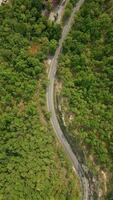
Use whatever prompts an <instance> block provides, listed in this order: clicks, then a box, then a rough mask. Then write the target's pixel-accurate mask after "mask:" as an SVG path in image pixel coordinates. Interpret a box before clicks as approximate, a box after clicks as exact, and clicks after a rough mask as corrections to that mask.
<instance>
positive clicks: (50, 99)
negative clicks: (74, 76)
mask: <svg viewBox="0 0 113 200" xmlns="http://www.w3.org/2000/svg"><path fill="white" fill-rule="evenodd" d="M84 1H85V0H79V1H78V3H77V4H76V6H75V7H74V9H73V11H72V13H71V16H70V18H69V20H68V22H67V24H66V25H64V27H63V30H62V36H61V39H60V40H59V45H58V48H57V49H56V52H55V55H54V57H53V59H52V62H51V64H50V70H49V74H48V79H49V82H50V83H49V86H48V88H47V92H46V96H47V108H48V111H49V112H50V113H51V119H50V120H51V124H52V126H53V129H54V131H55V133H56V135H57V137H58V139H59V141H60V142H61V144H62V145H63V147H64V149H65V151H66V153H67V154H68V156H69V158H70V160H71V162H72V163H73V166H74V169H75V170H76V172H77V173H78V175H79V178H80V181H81V185H82V188H83V195H82V200H88V199H89V196H90V195H89V193H90V189H89V182H88V179H87V177H86V175H85V173H84V170H83V168H82V165H81V163H80V162H79V161H78V159H77V157H76V155H75V154H74V153H73V150H72V148H71V146H70V144H69V143H68V141H67V139H66V138H65V136H64V134H63V132H62V130H61V128H60V124H59V122H58V119H57V116H56V112H55V106H54V82H55V75H56V70H57V64H58V58H59V55H60V53H61V51H62V45H63V42H64V40H65V39H66V36H67V35H68V33H69V31H70V29H71V26H72V24H73V21H74V17H75V15H76V14H77V12H78V11H79V9H80V7H81V6H82V4H83V3H84ZM90 199H91V200H92V199H93V198H92V197H90Z"/></svg>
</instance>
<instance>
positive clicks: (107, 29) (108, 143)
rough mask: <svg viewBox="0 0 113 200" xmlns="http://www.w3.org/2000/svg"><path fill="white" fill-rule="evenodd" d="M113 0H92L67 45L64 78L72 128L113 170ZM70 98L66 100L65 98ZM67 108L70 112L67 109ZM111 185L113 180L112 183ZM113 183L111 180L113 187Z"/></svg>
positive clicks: (61, 69)
mask: <svg viewBox="0 0 113 200" xmlns="http://www.w3.org/2000/svg"><path fill="white" fill-rule="evenodd" d="M110 5H113V1H112V0H111V1H110V0H109V1H105V0H103V1H102V0H98V1H97V0H95V1H91V0H87V1H86V3H85V5H84V6H83V9H81V11H80V13H79V15H78V16H77V18H76V20H75V23H74V25H73V28H72V31H71V33H70V34H69V36H68V38H67V40H66V42H65V44H64V48H63V54H62V56H61V58H60V64H59V78H60V80H61V81H62V80H63V84H64V87H63V91H62V95H63V97H64V99H67V100H68V104H69V107H68V109H67V110H66V109H65V108H64V107H65V106H64V107H63V108H64V112H66V116H69V113H71V114H72V116H73V117H72V121H71V120H70V122H69V119H68V118H69V117H67V123H68V129H69V132H72V134H73V135H74V136H75V140H78V141H79V143H80V145H81V146H82V147H83V146H84V145H85V146H86V147H87V154H86V155H87V156H88V155H93V159H94V161H95V163H96V164H97V165H98V166H100V169H103V170H105V171H107V172H108V173H109V172H113V6H111V7H110ZM64 102H65V100H64ZM65 110H66V111H65ZM108 185H109V183H108ZM109 187H112V183H111V182H110V186H109Z"/></svg>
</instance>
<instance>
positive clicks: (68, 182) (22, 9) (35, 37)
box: [0, 0, 81, 200]
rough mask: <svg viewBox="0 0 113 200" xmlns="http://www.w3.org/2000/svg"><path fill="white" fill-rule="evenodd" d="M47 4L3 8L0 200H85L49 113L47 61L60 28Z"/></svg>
mask: <svg viewBox="0 0 113 200" xmlns="http://www.w3.org/2000/svg"><path fill="white" fill-rule="evenodd" d="M44 9H46V10H47V11H48V12H49V10H50V9H51V7H50V4H49V3H47V1H43V0H11V1H9V2H8V4H6V5H2V6H0V93H1V99H0V200H20V199H21V200H31V199H32V200H35V199H36V200H66V199H67V200H75V199H76V200H80V199H81V194H80V186H79V181H78V179H77V178H76V177H75V174H74V172H73V171H72V167H71V165H70V163H69V161H68V159H67V158H65V155H64V152H63V151H62V148H61V145H60V144H59V142H58V141H57V140H56V139H55V137H54V134H53V131H52V129H51V126H50V123H49V113H48V112H47V110H46V100H45V93H46V91H45V89H46V86H47V83H48V80H47V78H46V77H47V72H46V71H47V68H46V66H45V60H46V59H47V56H48V54H49V53H54V51H55V47H56V44H57V41H58V39H59V37H60V34H61V27H60V26H59V25H56V24H55V23H51V22H50V21H48V20H47V16H44V15H42V12H43V11H44Z"/></svg>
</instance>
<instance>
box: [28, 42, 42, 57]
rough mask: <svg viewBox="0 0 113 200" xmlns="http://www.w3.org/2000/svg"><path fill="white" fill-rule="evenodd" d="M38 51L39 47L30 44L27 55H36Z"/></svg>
mask: <svg viewBox="0 0 113 200" xmlns="http://www.w3.org/2000/svg"><path fill="white" fill-rule="evenodd" d="M38 51H40V45H39V44H36V43H32V44H31V46H30V47H29V48H28V53H29V54H30V55H32V56H33V55H36V54H37V52H38Z"/></svg>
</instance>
